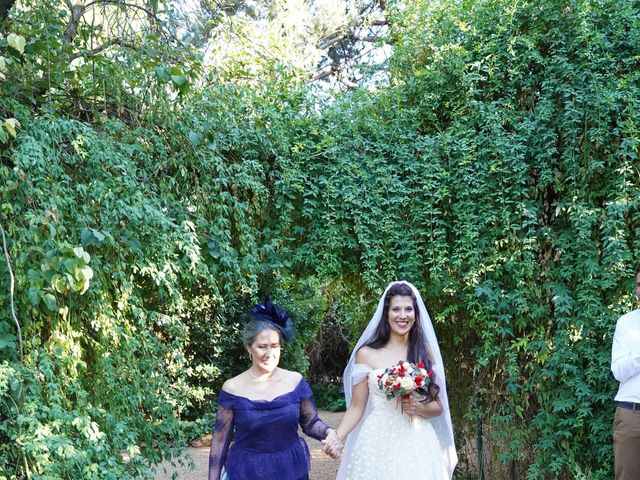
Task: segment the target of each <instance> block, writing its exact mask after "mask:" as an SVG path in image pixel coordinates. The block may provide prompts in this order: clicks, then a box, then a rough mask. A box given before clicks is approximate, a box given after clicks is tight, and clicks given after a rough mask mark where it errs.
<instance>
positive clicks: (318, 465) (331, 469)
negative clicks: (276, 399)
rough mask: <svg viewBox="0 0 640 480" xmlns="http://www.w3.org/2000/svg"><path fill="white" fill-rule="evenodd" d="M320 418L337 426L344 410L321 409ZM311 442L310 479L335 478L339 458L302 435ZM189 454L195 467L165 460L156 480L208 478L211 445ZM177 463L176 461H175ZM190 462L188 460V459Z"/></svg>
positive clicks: (195, 449) (196, 479) (159, 468)
mask: <svg viewBox="0 0 640 480" xmlns="http://www.w3.org/2000/svg"><path fill="white" fill-rule="evenodd" d="M319 414H320V418H322V420H324V421H325V422H326V423H328V424H329V425H331V426H332V427H336V426H337V425H338V423H339V422H340V419H341V418H342V415H344V413H343V412H338V413H333V412H325V411H320V412H319ZM302 436H303V437H304V438H305V440H306V441H307V443H308V444H309V450H311V475H310V480H335V478H336V474H337V472H338V465H339V460H333V459H332V458H331V457H329V456H327V455H325V454H324V453H322V444H321V443H320V442H318V441H317V440H314V439H313V438H310V437H307V436H306V435H304V434H303V435H302ZM189 454H190V455H191V457H192V459H193V463H194V464H195V467H194V468H193V469H192V468H189V467H188V466H179V465H176V466H172V465H171V464H170V463H168V462H164V463H162V464H160V465H159V466H158V474H157V475H156V480H171V478H172V475H173V473H177V477H176V480H206V479H207V475H208V471H207V468H208V462H209V447H201V448H189ZM174 463H176V462H174ZM187 463H188V460H187Z"/></svg>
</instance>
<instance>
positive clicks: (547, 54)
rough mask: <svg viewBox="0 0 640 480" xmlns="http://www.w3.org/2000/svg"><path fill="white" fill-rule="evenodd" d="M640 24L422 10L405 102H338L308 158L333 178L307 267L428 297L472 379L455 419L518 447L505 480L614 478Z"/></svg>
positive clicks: (461, 389)
mask: <svg viewBox="0 0 640 480" xmlns="http://www.w3.org/2000/svg"><path fill="white" fill-rule="evenodd" d="M637 14H638V11H637V6H634V4H633V2H533V3H529V4H520V3H515V2H514V3H511V2H460V3H451V2H430V4H429V5H424V4H414V6H413V7H408V8H406V9H404V10H403V11H402V12H401V14H399V16H398V19H397V20H398V24H397V26H396V30H395V35H396V37H397V44H396V54H395V56H394V58H393V59H392V72H393V73H394V74H395V76H394V82H395V87H394V88H392V89H389V90H388V91H385V92H383V93H381V94H378V95H376V96H375V97H373V98H371V97H369V96H366V95H363V96H357V95H353V96H351V97H349V98H347V99H344V100H342V101H340V102H338V103H337V104H335V105H334V106H333V107H332V108H331V109H329V111H328V112H327V113H326V114H324V115H323V116H322V118H321V119H319V120H318V127H317V130H318V131H319V132H321V133H320V134H319V135H318V136H317V137H311V138H308V137H307V138H306V139H301V140H300V141H301V142H303V144H304V145H305V150H306V151H308V152H313V153H312V154H311V155H308V156H306V158H305V160H303V161H304V162H308V160H307V158H310V157H312V156H319V157H320V158H321V160H319V161H316V162H314V163H313V165H312V166H311V167H307V172H308V175H309V176H308V179H309V188H308V189H307V190H306V191H305V192H304V193H303V194H302V195H301V196H300V199H299V202H300V206H301V207H300V212H301V215H300V220H299V221H296V224H298V225H301V226H303V227H304V228H305V231H304V235H301V236H300V237H299V238H300V245H299V249H298V252H300V253H301V256H302V257H304V258H303V259H302V261H303V263H305V262H306V264H307V265H309V267H310V268H314V267H313V265H317V264H318V263H319V262H318V259H319V258H322V259H323V260H324V262H323V263H322V265H321V267H320V268H321V269H322V270H325V269H326V270H328V271H329V272H331V274H332V275H339V274H343V273H344V272H349V273H350V274H352V275H361V276H362V278H363V279H364V280H365V282H367V283H368V285H371V286H374V285H381V284H383V283H384V282H383V281H387V280H389V279H393V278H410V279H412V280H414V281H416V282H417V283H418V284H419V285H420V286H421V287H422V288H423V289H425V290H426V291H427V292H428V295H427V296H428V299H429V302H430V304H431V305H432V307H433V309H434V311H435V313H436V317H437V318H438V319H439V320H441V324H440V332H441V335H442V336H444V338H445V340H444V341H445V342H451V343H448V344H449V345H450V346H453V345H457V347H455V348H452V349H451V350H450V351H449V352H448V355H447V359H448V360H449V363H450V364H451V365H457V366H460V367H462V368H466V369H468V371H467V375H462V374H461V372H456V373H455V374H454V376H455V377H454V378H456V379H457V380H466V385H460V384H458V385H455V384H454V385H453V388H452V391H453V395H456V393H457V394H458V395H460V396H459V397H457V398H456V397H455V396H454V403H456V401H458V402H461V403H463V404H464V406H465V407H466V408H467V409H469V410H470V411H474V410H476V409H477V410H478V411H483V412H484V415H485V421H487V422H488V423H489V424H490V427H491V429H492V431H493V432H494V435H496V436H497V435H501V436H502V439H499V438H495V437H494V440H495V442H496V444H497V445H495V444H494V445H493V447H494V451H497V452H498V453H499V455H500V457H501V459H502V460H503V461H512V460H513V462H512V464H511V468H510V469H509V470H507V471H505V472H504V474H505V475H506V474H507V473H508V472H509V475H511V476H513V475H519V473H518V472H521V474H522V475H524V473H525V472H526V474H527V476H528V478H547V477H549V478H555V477H561V478H576V477H580V476H581V475H585V476H594V477H596V478H609V476H610V475H611V446H610V444H611V434H610V431H611V418H612V412H613V403H612V397H613V392H614V391H615V382H613V381H612V378H611V375H610V373H609V359H610V338H611V333H612V330H613V327H614V321H615V319H616V317H617V316H618V315H619V314H621V313H622V312H625V311H627V310H629V309H631V308H633V307H632V304H633V303H632V299H631V292H632V288H631V280H632V278H633V269H634V265H635V262H637V260H638V256H637V254H636V253H635V252H637V250H638V246H639V241H640V239H639V237H638V233H640V222H639V220H640V196H639V194H638V192H639V187H640V185H639V182H640V176H639V170H638V165H639V162H638V141H639V139H640V137H639V135H640V133H639V132H640V131H639V129H638V120H639V117H638V111H639V110H638V105H639V100H640V95H639V94H640V90H639V85H640V83H639V82H638V80H639V78H638V69H637V58H638V53H639V50H638V43H637V38H638V26H639V25H638V21H637V18H638V17H637ZM305 142H306V143H305ZM318 178H319V179H321V180H320V181H314V180H313V179H318ZM309 239H312V240H313V241H312V242H311V243H310V242H309V241H308V240H309ZM310 251H311V252H310ZM465 365H466V367H465ZM454 369H455V367H454ZM469 384H471V385H473V386H470V385H469ZM465 387H466V388H465ZM470 392H471V393H472V400H471V401H470V402H468V403H467V401H466V398H465V396H466V394H468V393H470ZM604 459H606V460H604ZM603 460H604V461H603Z"/></svg>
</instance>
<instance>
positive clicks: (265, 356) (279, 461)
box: [209, 299, 339, 480]
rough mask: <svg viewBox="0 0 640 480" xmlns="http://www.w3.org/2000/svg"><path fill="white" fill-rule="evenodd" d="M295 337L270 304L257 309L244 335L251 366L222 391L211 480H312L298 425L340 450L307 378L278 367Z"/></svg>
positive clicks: (285, 317) (288, 323)
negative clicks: (285, 342) (284, 348)
mask: <svg viewBox="0 0 640 480" xmlns="http://www.w3.org/2000/svg"><path fill="white" fill-rule="evenodd" d="M292 333H293V331H292V328H291V321H290V319H289V317H288V315H287V314H286V312H284V311H283V310H281V309H279V308H278V307H277V306H276V305H274V304H272V303H271V302H270V301H269V300H268V299H267V300H266V301H265V303H264V304H261V305H256V306H255V307H253V309H252V320H251V321H250V322H249V323H248V324H247V326H246V328H245V331H244V333H243V343H244V345H245V348H246V350H247V352H248V353H249V357H250V358H251V367H250V368H249V369H248V370H246V371H245V372H243V373H241V374H240V375H237V376H236V377H233V378H231V379H229V380H227V381H226V382H225V383H224V385H223V386H222V391H221V392H220V395H219V397H218V412H217V416H216V424H215V430H214V432H213V439H212V441H211V451H210V453H209V480H220V479H225V478H226V479H228V480H261V479H265V480H273V479H278V480H305V479H308V478H309V468H310V455H309V447H308V446H307V444H306V442H305V441H304V440H303V439H302V438H300V437H299V436H298V425H300V426H301V427H302V431H303V432H304V433H305V434H307V435H309V436H310V437H312V438H315V439H317V440H322V441H323V443H324V442H326V443H327V447H328V448H327V451H328V452H332V451H337V448H336V446H337V445H338V444H339V442H338V439H337V435H336V432H335V430H333V429H332V428H330V427H329V426H328V425H326V424H325V423H324V422H323V421H322V420H320V418H319V417H318V412H317V410H316V407H315V405H314V403H313V398H312V395H313V394H312V392H311V388H309V385H308V384H307V382H306V381H305V379H304V378H303V377H302V375H300V374H299V373H297V372H291V371H288V370H284V369H282V368H279V367H278V362H279V361H280V347H281V344H282V341H283V340H289V339H290V338H291V336H292ZM233 434H235V438H234V443H233V445H232V446H231V447H230V446H229V445H230V443H231V438H232V435H233ZM332 447H334V448H332Z"/></svg>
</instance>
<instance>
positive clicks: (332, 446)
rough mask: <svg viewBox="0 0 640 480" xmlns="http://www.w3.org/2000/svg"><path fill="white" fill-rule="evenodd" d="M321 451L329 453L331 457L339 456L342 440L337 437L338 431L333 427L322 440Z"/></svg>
mask: <svg viewBox="0 0 640 480" xmlns="http://www.w3.org/2000/svg"><path fill="white" fill-rule="evenodd" d="M322 444H323V445H324V446H323V447H322V451H323V452H324V453H326V454H327V455H329V456H330V457H331V458H340V455H341V454H342V446H343V445H342V442H341V441H340V438H338V432H336V431H335V430H334V429H333V428H331V429H329V431H328V432H327V436H326V438H325V439H324V440H322Z"/></svg>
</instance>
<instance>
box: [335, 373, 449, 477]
mask: <svg viewBox="0 0 640 480" xmlns="http://www.w3.org/2000/svg"><path fill="white" fill-rule="evenodd" d="M383 371H384V369H378V370H371V371H370V372H369V374H368V377H367V378H368V380H367V381H368V384H369V402H370V407H371V413H370V414H369V415H368V416H367V417H366V419H365V420H364V422H363V424H362V427H361V428H360V432H359V433H358V436H357V437H356V439H355V443H354V444H353V450H352V453H351V455H350V461H349V462H348V463H347V464H346V465H344V467H345V470H344V473H345V476H344V478H345V480H377V479H380V480H388V479H396V478H397V479H402V480H449V474H448V473H447V469H446V467H445V464H444V459H443V457H442V447H441V446H440V441H439V440H438V437H437V436H436V433H435V430H434V428H433V425H432V424H431V421H430V420H428V419H425V418H422V417H420V416H418V415H414V416H413V418H412V419H409V417H408V416H407V415H404V414H403V413H402V410H401V406H400V401H399V400H398V399H392V400H387V398H386V396H385V394H384V392H383V391H382V390H380V389H379V388H378V379H377V375H378V374H379V373H382V372H383Z"/></svg>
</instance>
